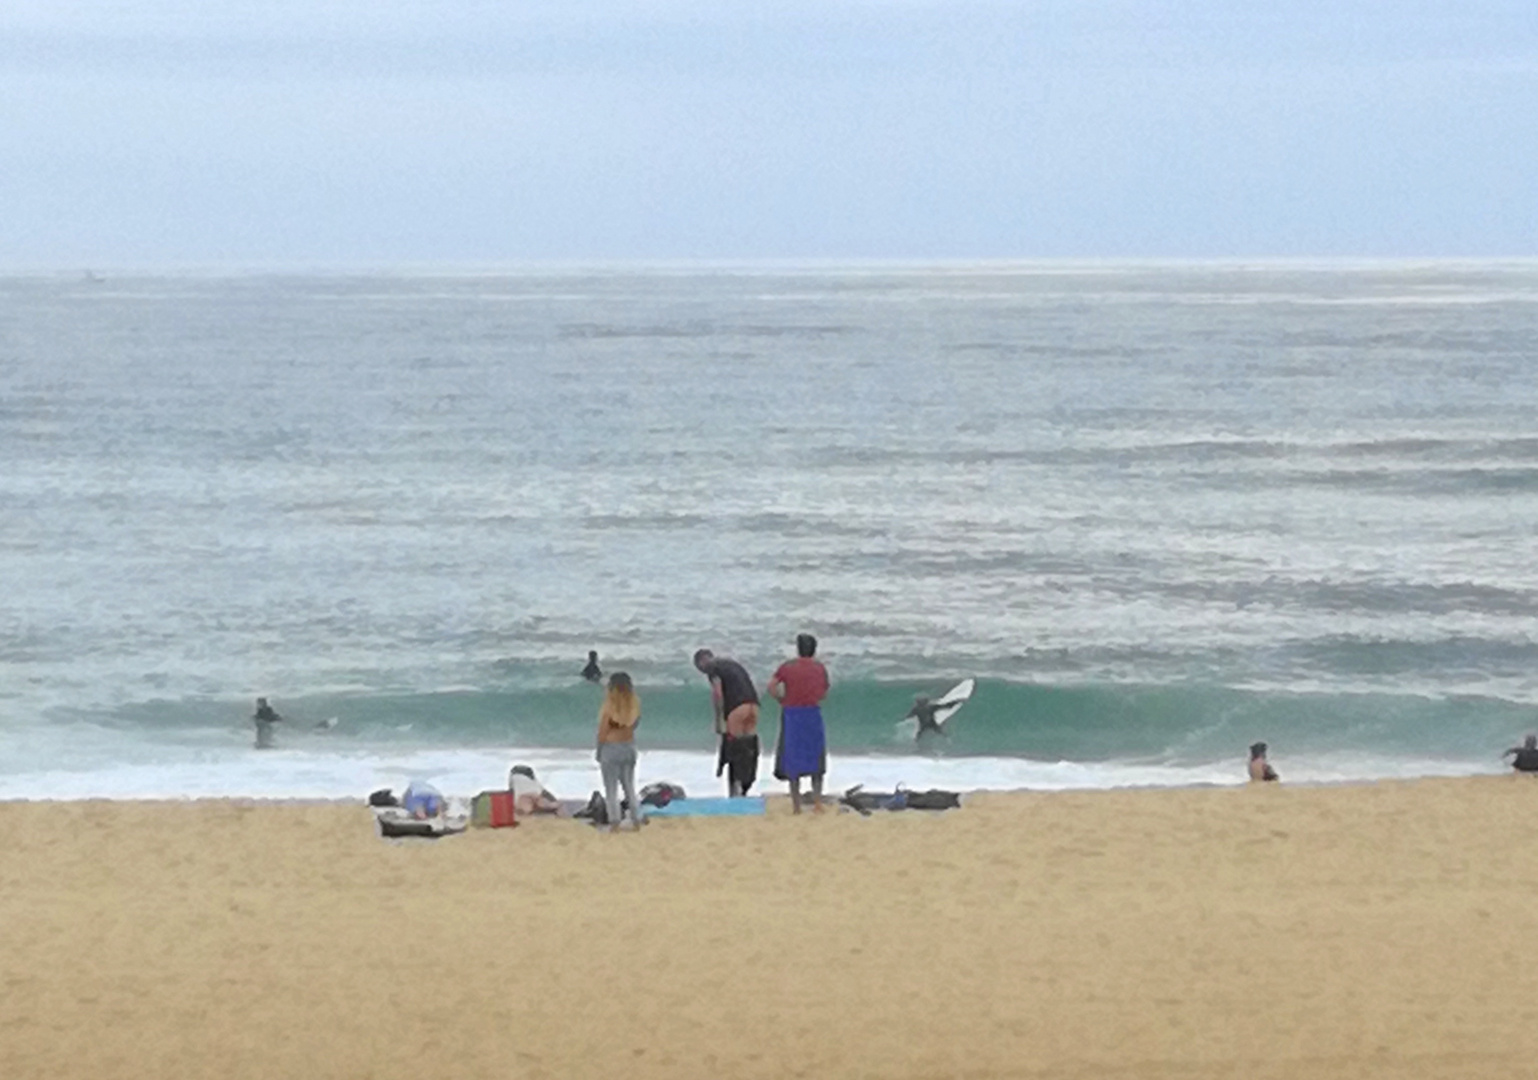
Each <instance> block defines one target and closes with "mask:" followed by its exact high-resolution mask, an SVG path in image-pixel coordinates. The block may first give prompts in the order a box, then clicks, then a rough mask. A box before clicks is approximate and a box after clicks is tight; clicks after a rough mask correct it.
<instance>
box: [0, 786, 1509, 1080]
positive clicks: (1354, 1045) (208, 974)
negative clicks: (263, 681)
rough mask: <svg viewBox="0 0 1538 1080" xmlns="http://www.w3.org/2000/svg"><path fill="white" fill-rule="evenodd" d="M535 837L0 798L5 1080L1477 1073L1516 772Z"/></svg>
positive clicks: (1505, 962) (1495, 1005)
mask: <svg viewBox="0 0 1538 1080" xmlns="http://www.w3.org/2000/svg"><path fill="white" fill-rule="evenodd" d="M775 811H776V812H774V813H772V814H771V815H770V816H768V817H766V818H763V819H696V820H671V821H659V822H655V823H652V824H651V825H649V826H648V827H647V828H646V829H644V830H643V831H642V832H640V833H639V834H630V835H627V834H620V835H609V834H606V833H605V834H600V833H597V832H594V831H593V830H591V829H589V828H587V827H585V826H581V825H578V824H575V823H571V822H565V821H553V820H542V821H534V822H531V823H529V824H528V825H526V826H524V827H521V828H518V829H516V830H511V831H509V830H481V831H474V832H471V833H469V834H466V835H463V836H459V837H455V838H451V839H446V840H442V841H437V842H426V841H415V842H411V841H407V842H386V841H383V840H381V839H379V838H378V837H377V836H376V835H375V831H374V826H373V823H372V821H371V818H370V814H369V811H368V810H367V809H366V808H364V807H363V806H361V805H358V806H350V805H339V804H292V803H241V802H231V801H209V802H183V803H127V802H123V803H109V802H79V803H51V804H50V803H8V804H0V831H3V835H4V836H5V840H4V842H3V843H4V857H3V858H0V983H3V991H4V992H3V997H0V1073H3V1075H5V1076H11V1077H56V1078H61V1080H62V1078H72V1077H81V1078H91V1080H104V1078H107V1077H125V1078H126V1077H146V1076H154V1077H159V1078H171V1077H204V1076H218V1077H221V1078H225V1080H238V1078H245V1077H252V1078H256V1077H261V1078H264V1080H270V1078H271V1077H274V1076H281V1077H288V1076H293V1077H317V1078H318V1077H373V1078H378V1080H384V1078H394V1077H411V1078H413V1080H420V1078H423V1077H430V1076H445V1077H448V1076H453V1077H469V1076H493V1075H495V1076H504V1077H530V1078H542V1077H552V1078H555V1077H561V1078H564V1077H589V1076H600V1075H613V1076H625V1077H634V1078H637V1080H644V1078H650V1077H659V1078H660V1077H670V1078H677V1077H785V1076H792V1077H801V1076H819V1077H820V1076H830V1077H833V1076H836V1077H845V1078H848V1077H882V1078H906V1077H942V1076H945V1077H1118V1078H1120V1077H1126V1078H1134V1077H1136V1078H1147V1077H1153V1078H1162V1077H1237V1076H1244V1077H1311V1078H1332V1077H1510V1076H1515V1075H1520V1074H1521V1073H1522V1071H1523V1070H1524V1069H1525V1068H1528V1067H1530V1062H1531V1061H1532V1060H1533V1058H1534V1055H1535V1053H1538V965H1534V964H1533V963H1532V962H1531V959H1530V954H1531V941H1532V939H1533V935H1534V934H1535V932H1538V900H1535V897H1538V850H1535V849H1534V847H1533V846H1532V845H1531V844H1530V843H1529V842H1527V840H1526V831H1527V828H1528V827H1529V825H1530V823H1531V822H1532V821H1533V819H1534V817H1535V815H1538V783H1534V782H1532V781H1531V780H1529V779H1527V778H1521V777H1507V776H1502V777H1486V778H1475V779H1464V780H1437V781H1419V782H1398V783H1376V784H1364V785H1356V786H1341V787H1314V788H1307V787H1288V786H1268V787H1265V788H1261V787H1249V788H1233V789H1197V790H1139V791H1115V792H1084V793H1058V794H1033V793H1015V794H981V795H977V796H973V797H971V798H970V799H969V801H968V803H967V805H966V806H965V807H964V808H963V809H961V810H959V811H952V812H949V813H945V814H935V815H929V814H921V813H912V812H910V813H900V814H887V815H877V816H875V817H872V818H869V819H862V818H860V817H858V816H856V815H853V814H828V815H823V816H821V817H816V818H814V817H811V816H804V817H802V818H793V817H791V816H790V815H789V814H788V813H786V812H785V807H784V805H783V801H782V803H781V805H779V806H777V807H775Z"/></svg>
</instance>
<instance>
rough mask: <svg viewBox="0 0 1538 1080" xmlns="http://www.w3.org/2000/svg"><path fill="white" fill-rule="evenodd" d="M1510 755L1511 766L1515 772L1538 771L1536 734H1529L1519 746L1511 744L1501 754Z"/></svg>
mask: <svg viewBox="0 0 1538 1080" xmlns="http://www.w3.org/2000/svg"><path fill="white" fill-rule="evenodd" d="M1507 755H1511V767H1512V768H1513V769H1516V770H1517V772H1538V735H1529V736H1528V737H1527V738H1525V739H1523V740H1522V745H1521V746H1513V747H1512V748H1511V749H1510V750H1507V751H1505V753H1503V754H1501V757H1503V758H1504V757H1506V756H1507Z"/></svg>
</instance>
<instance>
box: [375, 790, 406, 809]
mask: <svg viewBox="0 0 1538 1080" xmlns="http://www.w3.org/2000/svg"><path fill="white" fill-rule="evenodd" d="M368 804H369V805H370V806H374V807H379V806H399V805H400V803H399V802H397V801H396V799H395V796H394V795H392V794H391V793H390V789H389V788H380V789H379V790H378V791H375V792H373V793H371V794H370V795H369V797H368Z"/></svg>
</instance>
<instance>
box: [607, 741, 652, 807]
mask: <svg viewBox="0 0 1538 1080" xmlns="http://www.w3.org/2000/svg"><path fill="white" fill-rule="evenodd" d="M635 761H636V752H635V743H633V742H606V743H599V744H598V771H599V772H600V773H602V774H603V796H604V802H605V803H606V804H607V805H608V810H609V824H610V825H618V824H619V791H618V790H617V789H618V788H619V787H621V786H623V787H624V789H625V798H626V799H628V800H629V801H630V818H631V820H632V821H634V822H635V823H636V824H637V825H639V824H641V802H640V800H639V799H637V798H636V794H635Z"/></svg>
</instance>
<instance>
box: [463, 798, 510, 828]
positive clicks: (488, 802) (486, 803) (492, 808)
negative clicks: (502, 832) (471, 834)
mask: <svg viewBox="0 0 1538 1080" xmlns="http://www.w3.org/2000/svg"><path fill="white" fill-rule="evenodd" d="M516 804H517V799H516V798H515V797H514V795H513V793H512V792H511V791H483V792H481V793H480V794H479V795H477V796H476V797H475V801H474V802H472V803H471V804H470V824H472V825H474V826H475V827H476V828H478V829H507V828H512V827H513V826H515V825H517V824H518V822H517V814H516V813H515V806H516Z"/></svg>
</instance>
